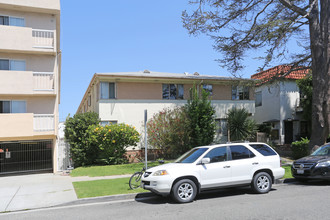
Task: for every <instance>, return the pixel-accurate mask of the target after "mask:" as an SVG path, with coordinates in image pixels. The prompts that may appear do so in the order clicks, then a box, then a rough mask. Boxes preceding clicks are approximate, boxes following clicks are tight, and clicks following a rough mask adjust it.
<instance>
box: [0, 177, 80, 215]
mask: <svg viewBox="0 0 330 220" xmlns="http://www.w3.org/2000/svg"><path fill="white" fill-rule="evenodd" d="M0 195H1V199H0V212H5V211H15V210H25V209H33V208H41V207H49V206H54V205H58V204H62V203H65V202H70V201H75V200H77V196H76V193H75V191H74V189H73V186H72V178H71V177H70V176H62V175H54V174H52V173H43V174H29V175H20V176H0Z"/></svg>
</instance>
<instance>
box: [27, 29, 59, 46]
mask: <svg viewBox="0 0 330 220" xmlns="http://www.w3.org/2000/svg"><path fill="white" fill-rule="evenodd" d="M32 37H33V40H34V44H33V47H37V48H54V31H49V30H40V29H33V30H32Z"/></svg>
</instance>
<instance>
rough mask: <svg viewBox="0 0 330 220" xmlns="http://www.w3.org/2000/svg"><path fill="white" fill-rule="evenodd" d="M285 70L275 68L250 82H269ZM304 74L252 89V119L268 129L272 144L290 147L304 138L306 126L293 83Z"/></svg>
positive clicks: (304, 72)
mask: <svg viewBox="0 0 330 220" xmlns="http://www.w3.org/2000/svg"><path fill="white" fill-rule="evenodd" d="M285 70H288V68H287V67H283V66H277V67H274V68H272V69H269V70H266V71H263V72H260V73H257V74H254V75H252V76H251V78H253V79H260V80H265V79H270V78H271V77H274V76H275V74H280V73H281V71H285ZM306 73H307V71H305V70H304V71H300V72H298V73H297V72H293V73H290V74H289V75H288V76H286V77H285V78H284V79H282V80H273V81H272V82H271V83H261V84H260V85H259V86H257V87H256V88H255V101H256V103H255V115H254V118H255V120H256V121H257V123H258V124H262V123H268V124H271V126H272V132H271V141H272V142H273V143H275V144H279V145H283V144H291V143H292V142H293V141H296V140H299V139H300V137H303V136H304V135H306V134H307V122H306V121H304V120H303V118H302V114H301V113H302V109H301V107H300V105H299V104H300V91H299V88H298V86H297V83H296V80H297V79H299V78H302V77H304V76H305V75H306Z"/></svg>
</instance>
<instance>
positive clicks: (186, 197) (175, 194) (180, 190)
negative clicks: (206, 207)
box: [172, 179, 197, 203]
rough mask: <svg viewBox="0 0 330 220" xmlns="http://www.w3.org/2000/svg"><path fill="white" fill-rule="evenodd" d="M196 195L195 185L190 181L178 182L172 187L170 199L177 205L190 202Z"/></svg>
mask: <svg viewBox="0 0 330 220" xmlns="http://www.w3.org/2000/svg"><path fill="white" fill-rule="evenodd" d="M196 195H197V187H196V184H195V183H194V181H192V180H190V179H182V180H179V181H178V182H176V183H175V184H174V185H173V187H172V198H173V199H174V200H175V201H176V202H178V203H188V202H192V201H193V200H194V199H195V197H196Z"/></svg>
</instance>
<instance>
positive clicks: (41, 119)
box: [33, 114, 55, 131]
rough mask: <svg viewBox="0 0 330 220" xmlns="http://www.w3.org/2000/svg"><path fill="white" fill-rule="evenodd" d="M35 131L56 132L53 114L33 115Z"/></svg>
mask: <svg viewBox="0 0 330 220" xmlns="http://www.w3.org/2000/svg"><path fill="white" fill-rule="evenodd" d="M33 130H34V131H54V130H55V119H54V115H53V114H34V115H33Z"/></svg>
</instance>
